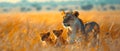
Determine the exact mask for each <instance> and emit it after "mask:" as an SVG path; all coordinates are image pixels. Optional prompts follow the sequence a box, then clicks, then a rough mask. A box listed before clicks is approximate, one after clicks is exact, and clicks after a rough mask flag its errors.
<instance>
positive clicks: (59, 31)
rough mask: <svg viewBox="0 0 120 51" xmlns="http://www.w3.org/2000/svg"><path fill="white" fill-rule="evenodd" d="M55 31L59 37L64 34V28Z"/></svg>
mask: <svg viewBox="0 0 120 51" xmlns="http://www.w3.org/2000/svg"><path fill="white" fill-rule="evenodd" d="M53 33H54V34H55V35H56V36H57V37H59V36H60V35H62V33H63V30H62V29H61V30H53Z"/></svg>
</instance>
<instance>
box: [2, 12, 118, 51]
mask: <svg viewBox="0 0 120 51" xmlns="http://www.w3.org/2000/svg"><path fill="white" fill-rule="evenodd" d="M119 13H120V12H119V11H116V12H96V11H91V12H80V16H79V17H80V18H81V19H82V20H83V22H88V21H96V22H97V23H98V24H99V25H100V38H101V39H100V40H101V46H100V50H104V51H109V50H115V51H116V50H119V48H118V47H120V42H119V41H118V40H120V39H119V38H120V23H119V20H120V15H119ZM54 29H63V26H62V16H61V15H60V12H39V13H6V14H5V13H4V14H0V51H40V50H45V49H44V47H43V46H42V41H41V39H40V38H41V37H40V33H42V32H51V31H52V30H54ZM66 32H67V30H64V32H63V35H62V36H64V39H66V38H67V35H66ZM107 33H108V35H106V34H107ZM52 38H53V39H54V38H55V37H52ZM105 39H107V40H105ZM109 40H110V41H109ZM116 43H117V45H116ZM115 45H116V46H115ZM72 46H73V47H74V48H73V47H72ZM77 46H78V44H76V45H69V46H68V47H66V48H63V49H62V50H63V51H71V50H73V49H76V50H81V48H80V47H79V46H78V47H77ZM111 46H112V47H111ZM113 46H114V48H113ZM71 48H73V49H71ZM96 48H97V47H96ZM46 49H48V50H47V51H49V50H50V49H51V50H52V51H56V48H53V47H46ZM60 50H61V49H60ZM87 50H88V51H89V50H91V51H95V48H88V49H87Z"/></svg>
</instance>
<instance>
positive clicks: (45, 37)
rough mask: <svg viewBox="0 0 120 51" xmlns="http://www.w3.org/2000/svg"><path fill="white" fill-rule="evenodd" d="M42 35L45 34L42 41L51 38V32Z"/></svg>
mask: <svg viewBox="0 0 120 51" xmlns="http://www.w3.org/2000/svg"><path fill="white" fill-rule="evenodd" d="M42 34H43V35H42V37H41V39H42V41H45V40H47V39H48V38H49V36H50V32H47V33H42Z"/></svg>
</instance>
